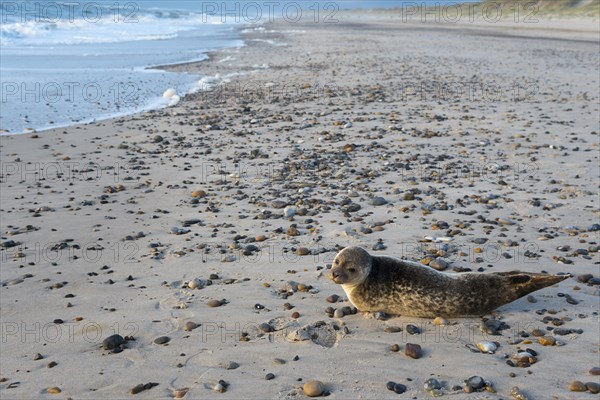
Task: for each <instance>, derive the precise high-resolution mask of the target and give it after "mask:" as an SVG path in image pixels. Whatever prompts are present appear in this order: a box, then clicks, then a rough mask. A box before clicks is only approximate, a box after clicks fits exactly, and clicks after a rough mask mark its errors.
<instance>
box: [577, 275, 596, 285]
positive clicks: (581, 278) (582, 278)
mask: <svg viewBox="0 0 600 400" xmlns="http://www.w3.org/2000/svg"><path fill="white" fill-rule="evenodd" d="M593 277H594V275H592V274H582V275H577V280H578V281H579V282H581V283H586V282H587V281H589V280H590V279H592V278H593Z"/></svg>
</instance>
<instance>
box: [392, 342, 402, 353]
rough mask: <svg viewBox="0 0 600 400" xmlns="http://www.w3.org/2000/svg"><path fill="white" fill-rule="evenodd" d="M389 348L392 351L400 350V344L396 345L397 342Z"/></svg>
mask: <svg viewBox="0 0 600 400" xmlns="http://www.w3.org/2000/svg"><path fill="white" fill-rule="evenodd" d="M390 350H391V351H393V352H394V353H397V352H399V351H400V346H398V345H397V344H393V345H391V346H390Z"/></svg>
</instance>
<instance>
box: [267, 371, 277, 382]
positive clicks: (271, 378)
mask: <svg viewBox="0 0 600 400" xmlns="http://www.w3.org/2000/svg"><path fill="white" fill-rule="evenodd" d="M273 379H275V375H274V374H272V373H270V372H269V373H268V374H266V375H265V380H267V381H270V380H273Z"/></svg>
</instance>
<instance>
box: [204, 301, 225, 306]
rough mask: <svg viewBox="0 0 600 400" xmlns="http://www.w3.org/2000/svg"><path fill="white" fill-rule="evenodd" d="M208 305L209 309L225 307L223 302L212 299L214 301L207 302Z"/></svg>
mask: <svg viewBox="0 0 600 400" xmlns="http://www.w3.org/2000/svg"><path fill="white" fill-rule="evenodd" d="M206 305H207V306H209V307H220V306H222V305H223V302H221V300H215V299H212V300H209V301H207V302H206Z"/></svg>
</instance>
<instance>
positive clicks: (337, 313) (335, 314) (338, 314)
mask: <svg viewBox="0 0 600 400" xmlns="http://www.w3.org/2000/svg"><path fill="white" fill-rule="evenodd" d="M333 318H344V310H343V309H341V308H338V309H337V310H335V311H334V312H333Z"/></svg>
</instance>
